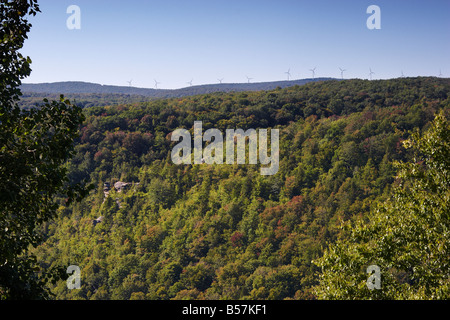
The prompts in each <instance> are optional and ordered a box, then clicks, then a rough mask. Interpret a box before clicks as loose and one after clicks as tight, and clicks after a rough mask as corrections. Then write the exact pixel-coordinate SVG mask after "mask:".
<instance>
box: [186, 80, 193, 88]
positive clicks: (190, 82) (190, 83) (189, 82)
mask: <svg viewBox="0 0 450 320" xmlns="http://www.w3.org/2000/svg"><path fill="white" fill-rule="evenodd" d="M193 80H194V79H191V81H188V82H186V83H187V84H189V85H190V86H191V87H192V81H193Z"/></svg>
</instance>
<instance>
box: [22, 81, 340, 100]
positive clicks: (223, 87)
mask: <svg viewBox="0 0 450 320" xmlns="http://www.w3.org/2000/svg"><path fill="white" fill-rule="evenodd" d="M326 80H333V79H332V78H317V79H299V80H290V81H274V82H256V83H222V84H207V85H198V86H191V87H186V88H181V89H170V90H169V89H149V88H136V87H130V86H128V87H125V86H111V85H101V84H97V83H89V82H77V81H68V82H55V83H39V84H22V86H21V90H22V92H24V93H47V94H64V95H69V94H89V93H96V94H126V95H138V96H144V97H151V98H174V97H184V96H191V95H196V94H207V93H212V92H232V91H235V92H237V91H259V90H272V89H275V88H276V87H280V88H285V87H288V86H295V85H303V84H306V83H309V82H320V81H326Z"/></svg>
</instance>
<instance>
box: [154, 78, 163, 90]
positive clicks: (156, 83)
mask: <svg viewBox="0 0 450 320" xmlns="http://www.w3.org/2000/svg"><path fill="white" fill-rule="evenodd" d="M154 80H155V89H158V84H161V82H158V81H156V79H154Z"/></svg>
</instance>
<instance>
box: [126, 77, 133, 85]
mask: <svg viewBox="0 0 450 320" xmlns="http://www.w3.org/2000/svg"><path fill="white" fill-rule="evenodd" d="M127 82H128V84H129V85H130V87H131V83H132V82H133V79H131V80H130V81H127Z"/></svg>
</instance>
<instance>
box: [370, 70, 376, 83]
mask: <svg viewBox="0 0 450 320" xmlns="http://www.w3.org/2000/svg"><path fill="white" fill-rule="evenodd" d="M369 71H370V72H369V78H370V80H372V75H373V74H375V72H373V71H372V69H371V68H369Z"/></svg>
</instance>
